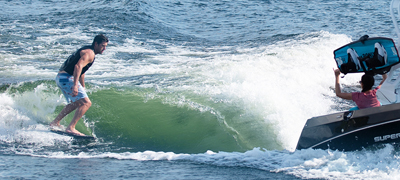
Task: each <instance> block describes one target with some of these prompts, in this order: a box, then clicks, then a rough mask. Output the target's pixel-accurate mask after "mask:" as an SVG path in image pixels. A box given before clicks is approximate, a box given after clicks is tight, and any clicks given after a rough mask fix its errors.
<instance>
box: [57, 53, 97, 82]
mask: <svg viewBox="0 0 400 180" xmlns="http://www.w3.org/2000/svg"><path fill="white" fill-rule="evenodd" d="M85 49H91V50H93V52H94V49H93V47H92V46H84V47H82V48H80V49H78V50H77V51H76V52H75V53H73V54H72V55H71V56H69V57H68V59H67V60H66V61H65V62H64V63H63V65H62V66H61V68H60V71H65V72H67V73H68V74H70V75H74V69H75V65H76V63H78V61H79V59H80V58H81V51H82V50H85ZM93 63H94V59H93V62H92V63H89V64H87V65H86V66H85V67H83V68H82V73H81V75H82V74H85V72H86V71H87V70H88V69H89V68H90V66H92V64H93Z"/></svg>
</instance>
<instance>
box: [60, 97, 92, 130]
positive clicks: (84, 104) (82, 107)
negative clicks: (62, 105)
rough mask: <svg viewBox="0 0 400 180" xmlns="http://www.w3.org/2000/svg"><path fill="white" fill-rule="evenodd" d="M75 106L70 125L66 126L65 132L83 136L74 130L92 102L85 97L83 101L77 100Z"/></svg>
mask: <svg viewBox="0 0 400 180" xmlns="http://www.w3.org/2000/svg"><path fill="white" fill-rule="evenodd" d="M75 104H76V106H77V108H76V111H75V115H74V117H73V118H72V120H71V123H70V124H69V125H68V127H67V129H66V130H65V131H66V132H70V133H75V134H78V135H81V136H84V135H85V134H83V133H81V132H79V131H77V130H76V129H75V125H76V124H77V123H78V121H79V120H80V119H81V118H82V116H83V115H84V114H85V113H86V111H87V110H88V109H89V108H90V106H92V102H91V101H90V99H89V98H87V97H85V98H83V99H79V100H78V101H76V102H75Z"/></svg>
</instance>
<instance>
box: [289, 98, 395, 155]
mask: <svg viewBox="0 0 400 180" xmlns="http://www.w3.org/2000/svg"><path fill="white" fill-rule="evenodd" d="M393 142H400V104H390V105H385V106H381V107H374V108H367V109H361V110H356V111H346V112H340V113H335V114H329V115H325V116H319V117H313V118H311V119H309V120H307V123H306V124H305V126H304V128H303V131H302V133H301V135H300V138H299V141H298V144H297V147H296V149H307V148H313V149H332V150H341V151H353V150H360V149H362V148H366V147H369V146H371V145H377V144H382V143H393Z"/></svg>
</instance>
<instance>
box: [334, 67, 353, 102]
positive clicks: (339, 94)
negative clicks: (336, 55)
mask: <svg viewBox="0 0 400 180" xmlns="http://www.w3.org/2000/svg"><path fill="white" fill-rule="evenodd" d="M334 72H335V93H336V96H337V97H340V98H343V99H348V100H352V93H342V90H341V89H340V83H339V78H340V77H339V75H340V70H339V69H335V70H334Z"/></svg>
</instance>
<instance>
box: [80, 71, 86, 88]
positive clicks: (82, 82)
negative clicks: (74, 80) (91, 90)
mask: <svg viewBox="0 0 400 180" xmlns="http://www.w3.org/2000/svg"><path fill="white" fill-rule="evenodd" d="M79 82H80V83H81V85H82V87H83V88H85V74H82V75H81V77H80V78H79Z"/></svg>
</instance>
